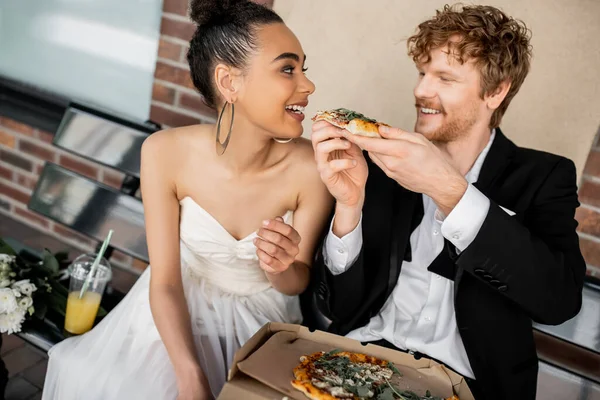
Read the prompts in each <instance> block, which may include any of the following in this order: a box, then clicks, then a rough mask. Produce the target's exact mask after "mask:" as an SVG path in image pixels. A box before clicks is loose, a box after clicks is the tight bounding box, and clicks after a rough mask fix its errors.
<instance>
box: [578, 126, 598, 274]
mask: <svg viewBox="0 0 600 400" xmlns="http://www.w3.org/2000/svg"><path fill="white" fill-rule="evenodd" d="M599 138H600V130H599V131H598V133H597V134H596V138H595V139H594V143H593V144H592V149H591V150H590V154H589V156H588V159H587V162H586V164H585V168H584V170H583V176H582V178H581V183H580V186H579V201H580V203H581V207H579V208H578V209H577V215H576V218H577V221H579V228H578V231H579V239H580V240H579V244H580V247H581V252H582V253H583V257H584V258H585V261H586V263H587V265H588V270H587V272H588V274H589V275H592V276H595V277H597V278H600V143H599Z"/></svg>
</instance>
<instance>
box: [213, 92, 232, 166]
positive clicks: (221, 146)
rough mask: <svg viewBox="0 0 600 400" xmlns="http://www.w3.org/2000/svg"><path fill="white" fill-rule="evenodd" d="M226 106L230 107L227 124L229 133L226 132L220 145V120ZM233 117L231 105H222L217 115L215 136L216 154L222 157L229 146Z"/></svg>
mask: <svg viewBox="0 0 600 400" xmlns="http://www.w3.org/2000/svg"><path fill="white" fill-rule="evenodd" d="M227 104H229V105H231V123H230V124H229V132H227V137H226V138H225V141H224V142H223V143H221V120H222V119H223V114H225V108H227ZM234 115H235V108H234V106H233V103H229V102H225V104H224V105H223V109H222V110H221V113H220V114H219V120H218V121H217V136H216V145H217V154H218V155H220V156H222V155H223V153H225V150H226V149H227V146H228V145H229V139H231V130H232V129H233V117H234Z"/></svg>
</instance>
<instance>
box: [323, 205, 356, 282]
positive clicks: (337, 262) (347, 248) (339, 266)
mask: <svg viewBox="0 0 600 400" xmlns="http://www.w3.org/2000/svg"><path fill="white" fill-rule="evenodd" d="M333 221H335V216H334V217H333V220H332V221H331V225H330V226H329V233H328V234H327V238H326V239H325V244H324V245H323V258H324V260H325V265H326V266H327V268H329V271H331V273H332V274H333V275H339V274H342V273H344V272H346V270H348V268H350V266H351V265H352V264H354V262H355V261H356V259H357V258H358V256H359V254H360V249H361V248H362V244H363V237H362V215H361V217H360V220H359V222H358V225H356V228H354V230H353V231H352V232H350V233H348V234H347V235H346V236H344V237H342V238H339V237H337V236H336V235H335V234H334V233H333Z"/></svg>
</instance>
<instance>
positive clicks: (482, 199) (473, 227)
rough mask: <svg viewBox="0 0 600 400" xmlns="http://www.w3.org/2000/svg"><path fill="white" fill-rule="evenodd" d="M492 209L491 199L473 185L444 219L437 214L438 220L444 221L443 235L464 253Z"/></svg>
mask: <svg viewBox="0 0 600 400" xmlns="http://www.w3.org/2000/svg"><path fill="white" fill-rule="evenodd" d="M489 209H490V199H488V198H487V197H486V196H485V195H484V194H483V193H481V192H480V191H479V190H477V188H476V187H475V186H473V185H471V184H469V186H467V191H466V192H465V194H464V195H463V197H462V198H461V199H460V201H459V202H458V204H457V205H456V207H454V209H453V210H452V212H450V214H449V215H448V216H447V217H446V218H445V219H444V218H443V215H442V214H441V213H439V212H438V213H436V219H440V220H442V221H443V222H442V235H444V237H445V238H446V239H448V240H449V241H450V242H451V243H452V244H453V245H454V246H455V247H456V250H457V251H458V252H463V251H465V249H466V248H467V247H469V245H470V244H471V243H472V242H473V240H475V237H477V234H478V233H479V230H480V229H481V226H482V225H483V221H485V218H486V216H487V213H488V211H489Z"/></svg>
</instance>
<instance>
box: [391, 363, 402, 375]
mask: <svg viewBox="0 0 600 400" xmlns="http://www.w3.org/2000/svg"><path fill="white" fill-rule="evenodd" d="M388 368H389V369H391V370H392V372H393V373H394V374H397V375H399V376H402V372H400V370H398V368H396V366H395V365H394V363H388Z"/></svg>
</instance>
